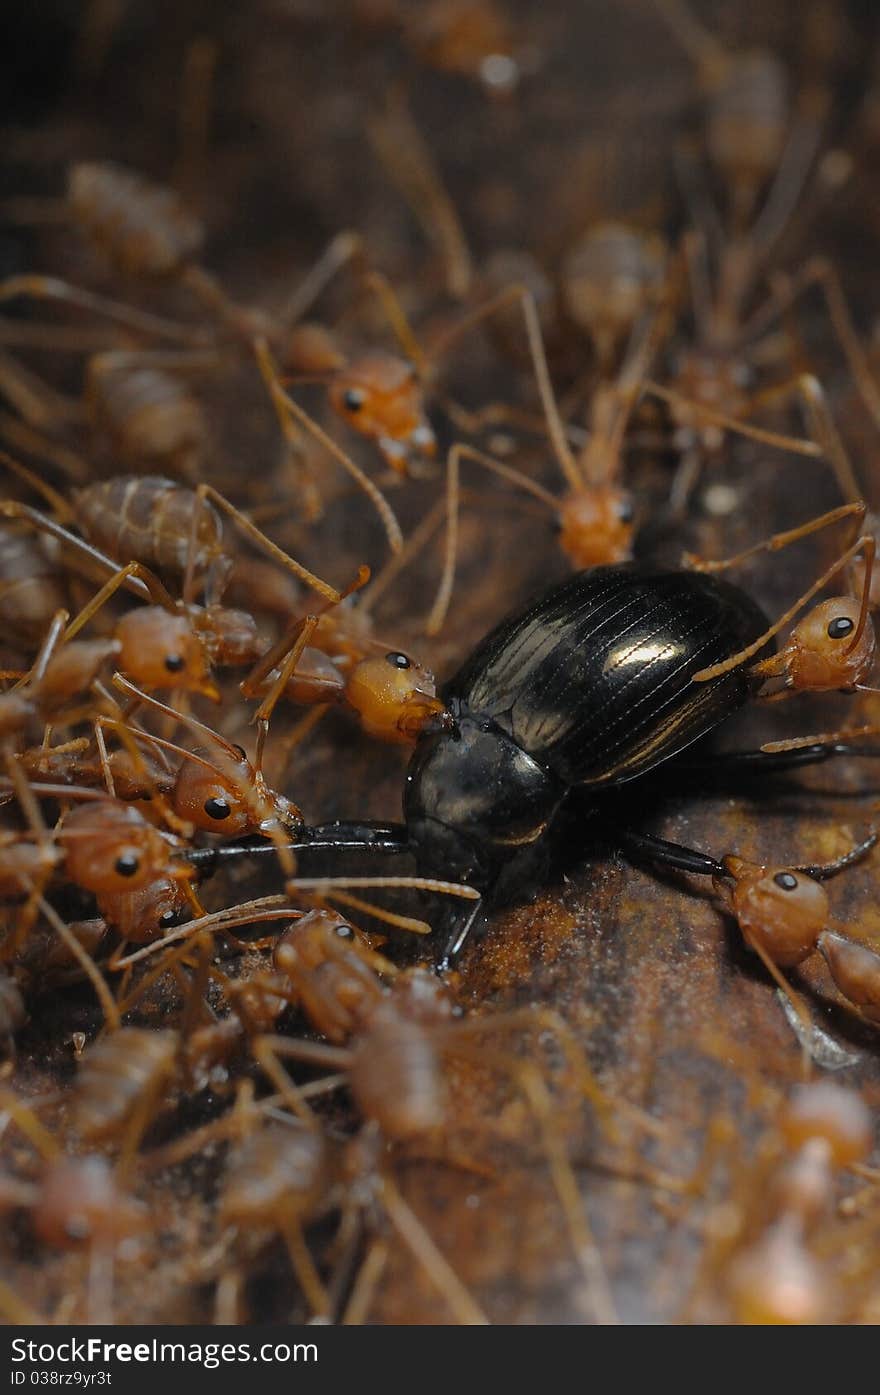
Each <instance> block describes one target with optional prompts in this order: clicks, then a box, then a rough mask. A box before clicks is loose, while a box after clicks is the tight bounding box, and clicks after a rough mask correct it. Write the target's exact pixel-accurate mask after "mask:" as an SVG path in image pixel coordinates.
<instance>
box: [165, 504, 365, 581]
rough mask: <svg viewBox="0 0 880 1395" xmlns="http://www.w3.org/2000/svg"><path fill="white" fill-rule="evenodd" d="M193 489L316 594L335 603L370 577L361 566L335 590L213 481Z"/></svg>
mask: <svg viewBox="0 0 880 1395" xmlns="http://www.w3.org/2000/svg"><path fill="white" fill-rule="evenodd" d="M195 492H196V497H197V499H199V500H200V501H201V502H202V503H203V502H204V501H205V500H206V499H209V500H210V501H211V503H212V504H215V505H216V507H217V508H218V509H220V510H221V512H222V513H225V514H226V516H227V517H228V518H231V519H232V521H233V523H235V524H236V526H237V527H238V528H240V529H241V531H242V533H244V535H245V537H247V538H248V539H249V540H250V541H251V542H252V543H253V544H254V545H255V546H256V547H259V548H261V549H262V551H263V552H265V553H267V554H268V556H270V557H271V558H272V560H273V561H275V562H277V563H278V564H279V566H282V567H284V569H285V570H286V571H289V572H292V573H293V575H294V576H295V577H297V579H298V580H299V581H301V582H302V583H303V584H304V585H305V586H308V587H309V589H310V590H312V591H316V592H317V593H318V595H319V596H323V597H324V599H325V600H327V601H330V602H331V604H333V605H338V604H339V602H340V601H341V600H343V599H344V598H345V597H346V596H350V595H351V593H352V591H356V590H358V588H359V587H361V586H364V585H365V584H366V582H367V581H368V580H369V575H370V573H369V569H368V568H367V567H361V568H360V569H359V570H358V574H357V576H356V577H355V579H354V581H353V582H352V583H351V585H350V586H348V587H346V589H345V590H344V591H337V590H336V589H335V588H334V587H333V586H329V585H328V584H327V582H326V581H322V580H321V578H320V577H319V576H315V574H314V572H310V571H309V569H308V567H304V566H303V565H302V563H301V562H297V561H296V559H295V558H294V557H291V556H290V555H289V553H287V552H285V551H284V550H283V549H282V548H280V547H278V545H277V544H276V543H273V542H272V540H271V538H268V537H267V536H266V534H265V533H263V532H262V531H261V529H259V528H258V527H257V525H256V524H255V523H252V522H251V520H250V519H249V518H248V517H247V515H246V514H243V513H242V512H241V510H240V509H237V508H236V507H235V505H234V504H230V502H229V500H228V499H226V498H225V497H224V496H223V495H222V494H221V493H219V491H218V490H216V489H215V488H214V486H213V485H210V484H200V485H198V486H197V488H196V491H195ZM187 570H189V564H187Z"/></svg>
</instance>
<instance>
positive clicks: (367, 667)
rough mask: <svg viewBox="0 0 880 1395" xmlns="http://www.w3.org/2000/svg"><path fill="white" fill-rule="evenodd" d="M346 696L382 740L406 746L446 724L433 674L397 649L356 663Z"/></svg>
mask: <svg viewBox="0 0 880 1395" xmlns="http://www.w3.org/2000/svg"><path fill="white" fill-rule="evenodd" d="M345 697H346V701H347V702H348V703H350V705H351V706H352V707H353V708H354V709H355V711H356V712H357V714H358V717H359V718H360V721H361V725H362V726H363V728H364V730H365V731H367V732H368V733H369V734H370V735H371V736H376V737H378V738H379V739H380V740H382V741H395V742H403V743H407V742H410V741H415V739H416V737H417V736H419V735H420V734H421V733H422V732H423V731H426V730H428V731H436V730H439V729H441V728H442V727H444V726H445V725H447V722H446V720H445V714H446V707H445V704H444V703H443V702H442V701H441V700H440V698H438V697H437V689H436V686H435V683H434V675H433V674H432V673H429V672H428V670H427V669H426V668H422V667H421V665H420V664H417V663H416V662H415V660H414V659H411V658H410V657H409V656H408V655H407V654H401V653H398V652H397V651H395V650H390V651H389V652H388V653H386V654H377V655H374V656H373V657H371V658H367V659H362V660H361V662H360V663H358V664H355V666H354V668H353V669H352V670H351V673H350V674H349V675H348V680H347V683H346V687H345Z"/></svg>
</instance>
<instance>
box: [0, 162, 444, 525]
mask: <svg viewBox="0 0 880 1395" xmlns="http://www.w3.org/2000/svg"><path fill="white" fill-rule="evenodd" d="M69 194H70V208H71V212H72V214H73V217H74V220H75V221H76V222H77V223H78V224H79V225H80V227H81V228H82V229H83V231H84V232H85V233H86V235H87V236H89V237H90V238H91V240H92V241H93V242H95V243H96V244H97V245H98V246H100V247H101V248H102V250H103V251H104V252H105V253H106V254H107V255H108V256H109V257H110V259H111V260H112V261H113V262H115V264H116V265H117V266H118V267H119V268H120V269H121V270H123V271H124V272H127V273H128V274H134V275H138V276H141V277H153V278H160V279H165V280H168V279H171V280H174V281H176V282H178V283H179V284H182V285H184V286H185V287H187V288H188V289H190V290H192V291H194V292H195V294H196V295H197V296H198V297H199V299H200V300H201V301H202V302H203V304H205V305H206V306H207V307H208V308H209V309H210V311H211V312H212V314H215V315H217V316H219V318H220V321H221V323H222V324H223V325H225V326H226V327H227V328H230V329H231V330H232V332H233V334H234V336H235V337H236V338H238V339H243V341H244V343H245V344H246V345H247V346H248V347H249V348H250V347H252V346H253V345H254V343H255V341H256V340H258V339H261V338H262V339H265V340H266V341H267V342H270V343H272V344H274V345H276V346H278V347H279V348H280V350H281V352H282V354H283V355H284V357H285V360H286V359H287V348H288V346H287V339H288V335H289V333H290V327H291V325H294V324H295V323H296V321H297V320H298V319H299V318H301V316H302V315H303V314H304V313H305V311H306V310H307V309H308V307H309V305H310V304H311V303H312V302H313V301H314V300H315V299H316V298H317V296H318V295H320V293H321V290H322V289H323V287H324V285H325V284H326V283H327V282H328V280H330V279H331V278H332V276H333V275H335V273H336V272H337V271H338V270H339V269H340V268H341V267H342V266H344V265H345V264H346V263H347V262H349V261H351V260H352V259H354V258H356V257H359V256H360V255H361V252H362V247H361V241H360V238H359V237H357V236H356V235H355V234H352V233H341V234H339V235H338V236H337V237H336V238H334V239H333V241H332V242H331V244H330V245H329V247H328V248H327V249H326V251H325V252H324V254H323V255H322V256H321V257H320V258H319V259H318V261H317V262H316V264H315V266H314V267H313V268H312V269H311V271H310V272H309V274H308V275H307V277H306V278H305V280H304V282H303V284H302V285H301V286H300V287H299V289H298V290H297V292H296V294H295V295H294V296H293V297H292V298H291V300H290V301H289V303H288V305H287V306H286V307H284V308H283V310H282V312H281V313H280V315H278V316H277V317H275V316H271V315H268V314H264V313H263V312H262V311H260V310H255V309H250V308H247V307H243V306H240V305H237V304H235V303H234V302H232V301H231V300H230V299H229V298H228V297H227V296H226V295H225V293H224V292H223V290H222V289H221V287H220V286H219V284H218V283H217V282H216V280H215V279H214V278H213V277H212V276H211V275H210V273H208V272H207V271H206V270H205V269H204V268H203V267H201V266H199V265H198V264H197V263H196V262H195V261H194V260H193V258H194V256H195V255H196V253H197V252H198V250H199V248H200V246H201V243H202V241H203V236H204V232H203V229H202V228H201V225H200V224H199V223H198V222H197V220H195V219H194V218H193V217H192V215H190V214H189V213H188V212H187V211H186V209H185V208H184V206H183V204H182V203H181V201H180V200H179V198H178V196H177V195H176V194H174V193H173V192H172V191H171V190H168V189H166V188H164V187H162V186H161V185H156V184H153V183H151V182H150V181H148V180H145V179H144V178H142V177H141V176H140V175H137V174H134V173H132V172H131V171H128V170H124V169H122V168H120V167H119V166H116V165H112V164H84V165H77V166H74V168H73V169H72V171H71V175H70V186H69ZM22 295H25V296H36V297H50V298H55V299H62V300H66V301H70V302H72V303H75V304H80V305H82V306H83V307H84V308H87V309H91V310H93V311H97V312H99V313H103V314H108V315H110V316H111V317H112V318H115V319H116V320H119V321H120V322H122V323H123V324H125V325H127V326H128V327H129V328H133V329H136V330H137V331H139V332H141V333H147V334H151V335H154V336H155V335H164V336H165V337H169V336H170V337H172V338H177V339H181V338H183V339H186V338H189V339H191V340H192V339H193V338H195V341H196V343H197V344H198V343H205V342H206V341H205V336H204V335H194V334H193V332H192V331H188V330H187V329H186V328H184V327H181V326H173V325H172V326H169V325H168V324H167V323H166V322H164V321H161V320H157V319H156V318H155V317H152V316H146V315H143V314H142V313H141V312H137V311H133V310H130V309H129V308H128V307H126V306H123V305H119V304H117V303H116V302H113V301H107V300H105V299H103V298H102V297H97V296H93V295H90V294H89V293H88V292H85V291H81V290H79V289H78V288H76V287H73V286H69V285H67V284H66V283H65V282H60V281H58V280H56V279H54V278H51V277H43V276H18V277H12V278H10V279H9V280H7V281H5V282H3V283H0V301H2V300H6V299H12V298H15V297H19V296H22ZM296 333H297V332H296V331H295V330H294V333H293V339H292V340H291V343H290V345H289V348H290V352H291V353H292V354H293V360H292V361H293V362H294V363H295V362H296V353H295V346H296ZM308 341H309V333H308V330H306V331H305V332H304V342H305V343H308ZM207 344H208V346H209V347H210V344H211V340H210V337H208V339H207ZM141 358H143V356H142V355H137V354H135V355H131V354H130V355H127V356H126V355H117V356H115V357H114V356H110V357H105V358H104V360H103V363H102V364H98V365H96V367H95V371H94V372H93V373H91V374H90V389H91V391H92V393H93V395H94V393H95V392H96V391H97V393H98V395H99V398H100V401H101V408H102V411H101V414H102V415H104V416H105V417H106V418H109V420H110V422H111V424H112V426H113V428H114V430H120V429H122V431H123V435H124V439H125V440H126V442H127V444H129V445H131V446H132V447H134V448H136V449H138V450H139V449H141V448H142V447H143V446H146V448H147V452H148V455H153V456H156V455H157V454H158V455H159V457H160V458H161V457H162V455H163V454H165V455H167V454H168V452H169V451H170V453H171V455H172V458H175V459H177V460H178V461H179V462H181V463H182V467H183V469H184V470H185V469H186V468H188V461H189V460H190V458H191V452H192V448H193V447H198V446H200V445H201V444H203V433H202V430H201V421H200V414H199V413H198V411H197V410H196V409H195V406H194V404H193V403H192V401H191V400H185V399H184V397H183V395H182V394H181V392H180V391H179V390H175V388H174V386H173V385H172V384H170V383H169V382H168V381H167V380H166V378H165V377H164V376H161V377H159V378H157V377H156V376H155V374H156V372H161V371H162V370H163V364H164V366H167V367H175V368H181V367H182V368H189V367H194V368H198V367H200V366H201V365H202V363H203V359H199V358H198V356H193V357H186V356H178V357H177V358H176V359H175V358H174V356H163V355H159V356H158V357H157V358H156V360H155V365H153V366H151V363H150V360H149V356H147V358H146V360H145V361H144V364H143V366H141V365H140V360H141ZM361 368H362V369H363V372H364V373H365V374H366V379H367V386H368V389H369V391H371V392H372V391H376V392H377V393H378V394H379V396H380V397H381V398H383V402H382V405H381V407H380V411H381V414H382V415H383V416H384V417H388V416H389V414H390V416H391V417H393V420H394V423H395V424H396V429H399V430H402V429H403V426H402V424H401V416H400V414H401V412H402V411H404V410H405V409H404V407H403V406H402V402H403V397H402V394H403V395H405V393H406V391H408V389H406V388H405V384H404V382H403V381H402V380H400V379H399V364H398V363H397V362H396V361H392V360H391V359H390V357H388V356H386V357H385V358H382V356H377V357H376V358H375V359H369V358H367V359H365V360H364V361H363V364H362V365H361ZM310 371H311V369H310ZM320 371H323V369H322V370H320ZM353 372H354V373H355V377H357V375H358V373H359V372H360V369H358V368H357V367H355V368H353ZM396 372H397V373H398V378H397V379H396V380H395V381H393V382H392V381H391V379H392V378H394V377H395V373H396ZM145 375H146V376H145ZM151 375H152V376H151ZM389 375H390V376H389ZM406 376H408V377H412V374H411V373H410V372H407V374H406ZM339 388H340V396H339V402H340V405H341V407H342V409H343V410H345V401H346V394H347V391H350V393H351V394H357V393H359V392H361V391H362V390H363V389H362V388H361V387H359V386H358V383H357V382H354V381H353V382H352V384H351V385H350V389H348V390H347V389H346V388H345V387H344V385H343V384H342V383H340V385H339ZM334 391H335V389H334ZM41 396H42V398H43V399H44V400H45V399H46V393H45V391H44V392H43V393H42V394H41ZM144 397H146V399H147V401H148V402H149V403H150V406H151V408H152V411H151V412H150V413H149V414H148V415H141V417H140V421H138V417H137V414H134V413H133V412H132V410H131V409H132V403H133V400H134V401H143V400H144ZM277 406H278V404H277V403H276V408H277ZM288 415H289V414H288ZM352 415H355V413H354V411H352ZM365 416H366V414H365ZM306 425H307V429H309V428H311V427H312V426H314V430H313V433H312V434H314V435H316V436H317V439H318V440H319V441H321V442H322V443H323V444H324V445H326V446H327V448H328V449H329V450H330V452H331V454H333V455H334V457H335V458H336V459H337V461H339V463H341V464H342V465H343V467H344V468H345V469H346V470H347V471H348V473H349V474H350V475H351V476H352V477H353V478H354V479H355V481H356V483H357V484H358V485H359V487H360V488H362V489H363V490H364V491H365V492H366V493H367V495H368V496H369V497H370V499H371V500H372V502H373V504H374V505H375V507H376V509H377V511H378V512H379V514H380V516H381V518H382V522H383V525H384V527H385V529H386V532H387V534H388V539H389V543H390V545H391V547H392V549H393V550H397V549H398V548H399V547H400V544H401V538H400V530H399V526H398V524H397V520H396V519H395V517H394V514H393V512H392V510H391V508H390V506H389V505H388V503H387V502H386V500H385V498H384V496H383V495H382V494H381V492H380V491H379V490H378V488H377V487H376V486H375V485H374V484H373V483H372V482H371V481H370V480H368V479H367V477H366V476H365V475H364V473H363V471H361V470H360V469H359V468H358V466H357V465H355V463H354V461H352V460H351V459H350V458H349V457H348V455H347V454H346V453H345V452H344V451H342V450H341V449H340V448H339V447H335V446H334V444H333V443H332V442H331V441H330V439H329V438H325V436H324V433H322V432H321V431H320V428H318V427H317V426H316V424H313V423H311V419H308V420H307V423H306ZM416 430H417V434H418V428H416ZM169 431H170V435H169V434H166V433H167V432H169ZM425 444H426V445H427V438H425ZM294 446H295V448H296V449H297V450H298V446H299V443H298V441H296V439H295V438H294Z"/></svg>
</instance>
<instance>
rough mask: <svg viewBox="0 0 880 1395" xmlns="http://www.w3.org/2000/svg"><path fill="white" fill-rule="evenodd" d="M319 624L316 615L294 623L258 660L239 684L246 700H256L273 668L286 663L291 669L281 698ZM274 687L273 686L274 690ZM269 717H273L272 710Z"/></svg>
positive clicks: (283, 686) (307, 616) (283, 685)
mask: <svg viewBox="0 0 880 1395" xmlns="http://www.w3.org/2000/svg"><path fill="white" fill-rule="evenodd" d="M317 623H318V617H317V616H316V615H306V616H304V617H303V619H302V620H295V621H293V623H292V624H291V625H289V626H288V628H287V630H286V631H285V633H284V634H283V635H281V637H280V639H278V640H276V642H275V643H274V644H273V645H272V647H271V648H270V649H267V651H266V653H265V654H263V656H262V658H259V659H258V660H257V662H256V663H255V664H254V666H253V668H252V669H251V671H250V673H249V674H248V676H247V678H243V679H242V681H241V683H240V684H239V687H240V689H241V692H242V695H243V696H244V697H246V698H255V697H256V696H257V695H258V689H259V685H260V684H261V683H262V682H263V680H264V679H265V678H266V677H267V676H268V674H270V673H271V672H272V670H273V668H276V667H277V665H278V664H279V663H281V662H282V661H284V664H285V667H287V665H288V664H289V668H288V672H287V674H286V676H285V679H284V683H283V684H282V685H281V688H280V691H279V694H278V696H280V693H282V692H283V691H284V688H285V687H286V685H287V680H288V679H289V678H290V676H291V674H292V673H293V670H294V668H295V667H296V664H297V663H298V662H299V659H300V658H301V657H302V652H303V650H304V649H305V648H306V647H307V645H308V642H309V640H310V639H311V637H312V635H313V633H314V631H315V627H316V626H317ZM291 654H295V655H296V659H295V660H294V662H293V663H292V664H290V656H291ZM274 686H275V685H274V684H273V689H274ZM276 701H277V696H276V698H275V700H274V701H273V703H272V707H274V706H275V702H276ZM269 715H271V709H270V714H269Z"/></svg>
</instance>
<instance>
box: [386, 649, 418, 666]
mask: <svg viewBox="0 0 880 1395" xmlns="http://www.w3.org/2000/svg"><path fill="white" fill-rule="evenodd" d="M385 658H386V659H387V660H388V663H389V664H391V666H392V668H411V667H412V663H411V661H410V660H409V659H408V658H407V656H406V655H405V654H393V653H392V654H386V655H385Z"/></svg>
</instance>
